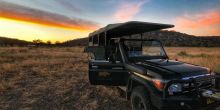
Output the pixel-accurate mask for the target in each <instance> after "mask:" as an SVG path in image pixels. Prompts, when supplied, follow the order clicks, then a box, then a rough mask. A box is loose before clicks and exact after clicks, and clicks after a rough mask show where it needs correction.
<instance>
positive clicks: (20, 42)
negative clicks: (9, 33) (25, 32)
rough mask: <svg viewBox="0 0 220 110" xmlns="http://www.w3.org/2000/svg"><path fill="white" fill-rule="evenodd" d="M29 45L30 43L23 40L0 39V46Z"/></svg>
mask: <svg viewBox="0 0 220 110" xmlns="http://www.w3.org/2000/svg"><path fill="white" fill-rule="evenodd" d="M29 44H32V43H31V42H27V41H24V40H18V39H12V38H6V37H0V46H27V45H29Z"/></svg>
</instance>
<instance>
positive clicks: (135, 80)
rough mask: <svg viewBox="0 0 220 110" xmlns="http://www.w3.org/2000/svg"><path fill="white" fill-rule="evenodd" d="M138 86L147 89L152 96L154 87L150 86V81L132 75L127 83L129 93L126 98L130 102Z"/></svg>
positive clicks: (127, 92)
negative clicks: (133, 91)
mask: <svg viewBox="0 0 220 110" xmlns="http://www.w3.org/2000/svg"><path fill="white" fill-rule="evenodd" d="M137 86H143V87H144V88H146V89H147V91H148V92H149V93H150V94H151V92H152V89H151V88H152V87H151V85H150V81H148V80H146V79H143V78H141V77H138V76H136V75H131V76H130V77H129V79H128V83H127V91H126V98H127V99H128V100H130V97H131V93H132V90H133V89H134V88H135V87H137Z"/></svg>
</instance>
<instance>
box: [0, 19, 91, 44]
mask: <svg viewBox="0 0 220 110" xmlns="http://www.w3.org/2000/svg"><path fill="white" fill-rule="evenodd" d="M88 33H89V31H85V30H76V29H73V28H65V27H57V26H53V25H52V26H51V25H41V24H36V23H32V22H25V21H20V20H15V19H7V18H1V17H0V36H4V37H11V38H18V39H22V40H27V41H32V40H34V39H41V40H44V41H47V40H50V41H52V42H54V41H66V40H71V39H74V38H79V37H86V36H87V35H88Z"/></svg>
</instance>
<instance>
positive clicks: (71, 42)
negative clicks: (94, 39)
mask: <svg viewBox="0 0 220 110" xmlns="http://www.w3.org/2000/svg"><path fill="white" fill-rule="evenodd" d="M62 45H63V46H86V45H88V38H87V37H86V38H80V39H74V40H69V41H66V42H64V43H62Z"/></svg>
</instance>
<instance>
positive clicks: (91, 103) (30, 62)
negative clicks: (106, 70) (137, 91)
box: [0, 47, 220, 110]
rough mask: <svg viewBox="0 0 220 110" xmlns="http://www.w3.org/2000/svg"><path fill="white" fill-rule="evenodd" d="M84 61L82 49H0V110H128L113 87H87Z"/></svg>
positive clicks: (85, 58) (128, 106) (180, 56)
mask: <svg viewBox="0 0 220 110" xmlns="http://www.w3.org/2000/svg"><path fill="white" fill-rule="evenodd" d="M172 50H173V49H170V50H169V49H168V51H170V52H171V53H172ZM186 50H187V49H186ZM172 54H173V53H172ZM172 54H171V55H172ZM183 55H185V54H183ZM176 56H177V57H178V58H180V59H184V58H185V59H186V57H187V58H190V57H192V59H193V58H194V57H193V56H192V55H191V56H190V55H188V54H186V55H185V56H182V55H181V54H180V55H178V53H175V54H173V55H172V57H173V58H174V57H176ZM87 57H88V56H87V54H85V53H83V48H82V47H72V48H19V47H7V48H0V110H21V109H22V110H30V109H33V110H75V109H76V110H129V109H130V108H131V107H130V104H129V102H128V101H127V100H126V99H125V98H124V96H123V95H122V94H121V92H120V91H119V90H118V89H117V88H116V87H105V86H92V85H90V84H89V82H88V81H89V80H88V76H87V75H88V72H87V71H88V68H87ZM199 57H200V56H198V58H199ZM202 57H203V56H202ZM196 58H197V57H196ZM217 58H218V59H217V61H219V57H218V56H217ZM216 64H217V66H218V65H219V64H220V63H219V62H218V63H216ZM214 68H216V67H214Z"/></svg>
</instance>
